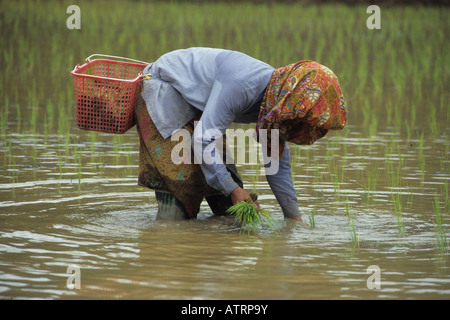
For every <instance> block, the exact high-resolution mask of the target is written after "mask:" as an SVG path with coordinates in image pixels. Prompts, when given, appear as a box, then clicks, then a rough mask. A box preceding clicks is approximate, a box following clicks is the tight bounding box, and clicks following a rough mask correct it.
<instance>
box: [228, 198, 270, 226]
mask: <svg viewBox="0 0 450 320" xmlns="http://www.w3.org/2000/svg"><path fill="white" fill-rule="evenodd" d="M227 213H228V214H230V215H233V214H234V216H235V217H234V221H235V223H236V224H240V225H241V229H240V232H242V231H243V230H245V229H247V231H248V232H249V233H250V231H253V232H256V231H257V230H258V227H259V226H261V225H263V223H264V222H265V223H266V224H267V225H268V226H269V227H270V229H272V230H273V231H275V232H278V230H277V228H276V227H275V224H274V220H273V217H272V215H271V213H270V212H268V211H266V210H263V209H261V208H260V207H259V205H257V204H254V203H249V202H246V201H243V202H239V203H237V204H235V205H233V206H232V207H230V208H229V209H228V210H227Z"/></svg>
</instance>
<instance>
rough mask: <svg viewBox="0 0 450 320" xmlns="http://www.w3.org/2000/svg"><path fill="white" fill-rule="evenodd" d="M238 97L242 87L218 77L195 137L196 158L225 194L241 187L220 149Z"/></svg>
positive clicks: (206, 176)
mask: <svg viewBox="0 0 450 320" xmlns="http://www.w3.org/2000/svg"><path fill="white" fill-rule="evenodd" d="M233 92H234V94H231V93H233ZM236 99H239V90H233V89H232V88H230V85H227V86H223V85H222V83H221V82H220V81H215V82H214V84H213V86H212V89H211V93H210V96H209V98H208V101H207V104H206V107H205V110H204V111H203V113H202V116H201V117H200V121H199V122H198V123H197V125H196V127H195V130H194V139H192V141H193V144H194V145H193V149H194V155H195V161H196V163H199V164H200V167H201V169H202V171H203V174H204V175H205V179H206V182H207V183H208V185H210V186H211V187H213V188H214V189H216V190H218V191H220V192H222V193H223V194H224V195H225V196H229V195H230V193H231V192H232V191H233V190H234V189H236V188H237V187H238V184H237V183H236V182H235V181H234V180H233V178H232V176H231V174H230V173H229V172H228V170H227V168H226V166H225V164H224V163H223V157H222V153H221V151H222V150H223V149H222V146H223V143H224V142H223V139H222V136H223V134H224V133H225V131H226V129H227V128H228V127H229V126H230V125H231V123H232V122H233V120H234V118H235V116H236V113H235V111H234V110H233V105H235V100H236ZM219 151H220V152H219Z"/></svg>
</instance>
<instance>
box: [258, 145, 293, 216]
mask: <svg viewBox="0 0 450 320" xmlns="http://www.w3.org/2000/svg"><path fill="white" fill-rule="evenodd" d="M270 161H271V162H269V163H268V164H266V165H265V167H266V168H267V167H268V166H272V165H273V163H272V161H276V160H272V159H271V160H270ZM276 165H277V166H278V170H275V173H274V174H272V173H273V172H271V174H267V175H266V178H267V182H268V183H269V186H270V188H271V190H272V192H273V194H274V195H275V198H276V199H277V201H278V203H279V204H280V206H281V210H282V211H283V214H284V216H285V217H286V218H294V217H297V216H300V212H299V209H298V199H297V196H296V194H295V189H294V183H293V180H292V170H291V164H290V151H289V147H288V145H287V144H286V145H285V148H284V151H283V155H282V156H281V159H280V161H279V162H278V163H277V164H276ZM270 171H273V170H270ZM266 172H268V170H266Z"/></svg>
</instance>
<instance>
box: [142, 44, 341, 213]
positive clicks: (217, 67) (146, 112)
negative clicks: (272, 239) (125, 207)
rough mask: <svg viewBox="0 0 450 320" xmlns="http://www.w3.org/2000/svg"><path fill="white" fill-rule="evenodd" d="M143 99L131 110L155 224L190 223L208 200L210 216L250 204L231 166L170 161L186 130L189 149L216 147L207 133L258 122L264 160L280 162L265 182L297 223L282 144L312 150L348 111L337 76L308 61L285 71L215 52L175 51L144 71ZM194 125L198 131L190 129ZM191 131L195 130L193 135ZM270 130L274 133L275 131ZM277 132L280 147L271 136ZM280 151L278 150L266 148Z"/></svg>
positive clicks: (230, 53) (241, 56)
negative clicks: (153, 204) (152, 193)
mask: <svg viewBox="0 0 450 320" xmlns="http://www.w3.org/2000/svg"><path fill="white" fill-rule="evenodd" d="M144 75H147V77H146V79H147V80H144V83H143V89H142V94H141V96H142V98H140V99H139V102H138V103H137V106H136V108H135V115H136V123H137V129H138V133H139V137H140V164H139V168H140V172H139V184H140V185H142V186H145V187H148V188H151V189H154V190H156V199H157V201H158V205H159V210H158V215H157V218H161V219H176V218H188V219H189V218H195V217H196V215H197V213H198V212H199V208H200V203H201V202H202V200H203V199H204V198H206V200H207V201H208V204H209V205H210V207H211V209H212V211H213V213H214V214H217V215H220V214H224V213H225V211H226V209H227V208H228V207H229V206H231V205H232V204H236V203H239V202H241V201H248V202H252V199H251V197H250V196H249V194H248V193H247V192H246V191H245V190H244V189H243V184H242V181H241V179H240V177H239V175H238V174H237V172H236V168H235V166H233V165H226V164H224V163H219V162H214V163H206V161H203V162H202V163H200V164H195V163H194V161H192V159H186V161H184V163H182V164H178V165H177V164H174V163H173V161H171V153H172V150H173V148H174V147H175V146H176V145H177V144H178V143H179V141H172V139H170V137H171V135H172V134H173V133H174V132H176V130H178V129H185V130H189V132H190V133H191V134H193V137H194V138H193V143H199V144H200V145H201V146H202V148H200V152H199V151H198V150H197V151H195V148H194V154H195V156H196V157H199V156H201V152H202V151H203V150H206V149H207V148H210V147H211V146H214V144H216V143H217V141H216V140H217V139H215V138H211V139H203V138H204V134H205V132H208V130H219V131H220V132H221V133H222V134H225V130H226V129H227V128H228V127H229V126H230V125H231V123H233V122H237V123H256V132H257V134H258V137H260V136H261V135H260V133H261V132H262V131H261V130H266V131H265V133H267V146H266V147H267V154H268V155H270V156H271V158H272V159H275V160H273V161H279V163H278V170H277V172H276V173H275V174H273V172H272V173H271V174H267V175H266V178H267V181H268V183H269V185H270V187H271V190H272V192H273V193H274V195H275V197H276V199H277V201H278V203H279V204H280V206H281V209H282V211H283V214H284V216H285V217H286V218H290V219H295V220H299V221H301V215H300V212H299V209H298V200H297V197H296V192H295V189H294V186H293V182H292V175H291V167H290V154H289V148H288V146H287V144H286V141H289V142H293V143H296V144H312V143H314V141H316V140H317V139H320V138H321V137H323V136H324V135H325V134H326V133H327V132H328V130H330V129H342V128H343V127H344V126H345V124H346V106H345V102H344V98H343V95H342V92H341V88H340V85H339V83H338V80H337V77H336V76H335V75H334V73H333V72H332V71H331V70H330V69H328V68H326V67H324V66H322V65H320V64H318V63H316V62H313V61H299V62H297V63H294V64H291V65H288V66H286V67H283V68H279V69H276V70H275V69H274V68H273V67H271V66H270V65H268V64H266V63H264V62H261V61H259V60H257V59H254V58H252V57H249V56H248V55H245V54H243V53H240V52H236V51H229V50H223V49H213V48H189V49H183V50H176V51H173V52H170V53H167V54H165V55H163V56H161V57H160V58H159V59H158V60H157V61H155V62H154V63H152V64H150V65H149V66H147V67H146V68H145V69H144ZM194 120H199V121H200V122H199V123H201V126H197V127H195V128H194V124H195V123H194ZM194 130H195V131H194ZM274 130H275V131H274ZM276 133H279V144H275V143H272V141H271V138H272V136H274V137H275V139H277V138H276V135H275V134H276ZM275 142H278V140H277V141H275ZM276 145H279V150H278V152H276V151H277V150H271V148H272V146H276Z"/></svg>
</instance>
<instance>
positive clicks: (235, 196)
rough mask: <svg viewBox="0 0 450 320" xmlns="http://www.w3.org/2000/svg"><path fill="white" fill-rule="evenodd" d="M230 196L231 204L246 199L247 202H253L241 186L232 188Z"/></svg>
mask: <svg viewBox="0 0 450 320" xmlns="http://www.w3.org/2000/svg"><path fill="white" fill-rule="evenodd" d="M230 197H231V201H232V202H233V205H235V204H237V203H239V202H242V201H247V202H248V203H253V201H252V198H250V196H249V194H248V193H247V191H245V190H244V189H242V188H241V187H237V188H236V189H234V190H233V192H231V194H230Z"/></svg>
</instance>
